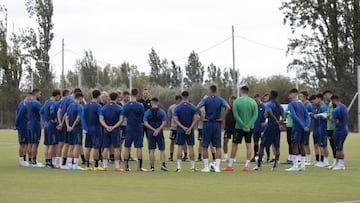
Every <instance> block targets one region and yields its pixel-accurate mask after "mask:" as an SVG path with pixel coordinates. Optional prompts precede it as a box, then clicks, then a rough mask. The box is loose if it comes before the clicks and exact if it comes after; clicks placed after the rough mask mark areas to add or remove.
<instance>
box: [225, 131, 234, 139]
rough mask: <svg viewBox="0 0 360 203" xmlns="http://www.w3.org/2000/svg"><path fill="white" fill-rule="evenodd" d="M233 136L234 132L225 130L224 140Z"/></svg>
mask: <svg viewBox="0 0 360 203" xmlns="http://www.w3.org/2000/svg"><path fill="white" fill-rule="evenodd" d="M234 134H235V130H228V129H225V132H224V139H231V138H232V136H233V135H234Z"/></svg>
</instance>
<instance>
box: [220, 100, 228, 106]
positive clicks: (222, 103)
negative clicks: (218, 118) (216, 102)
mask: <svg viewBox="0 0 360 203" xmlns="http://www.w3.org/2000/svg"><path fill="white" fill-rule="evenodd" d="M226 104H227V102H226V101H225V99H223V98H221V106H222V107H225V106H226Z"/></svg>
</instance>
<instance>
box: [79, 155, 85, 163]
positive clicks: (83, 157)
mask: <svg viewBox="0 0 360 203" xmlns="http://www.w3.org/2000/svg"><path fill="white" fill-rule="evenodd" d="M80 156H81V161H82V162H85V155H84V154H81V155H80Z"/></svg>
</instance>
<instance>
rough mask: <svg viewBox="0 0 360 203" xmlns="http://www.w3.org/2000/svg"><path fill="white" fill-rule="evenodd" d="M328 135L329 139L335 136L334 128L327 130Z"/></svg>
mask: <svg viewBox="0 0 360 203" xmlns="http://www.w3.org/2000/svg"><path fill="white" fill-rule="evenodd" d="M327 136H328V138H329V139H331V138H334V130H328V131H327Z"/></svg>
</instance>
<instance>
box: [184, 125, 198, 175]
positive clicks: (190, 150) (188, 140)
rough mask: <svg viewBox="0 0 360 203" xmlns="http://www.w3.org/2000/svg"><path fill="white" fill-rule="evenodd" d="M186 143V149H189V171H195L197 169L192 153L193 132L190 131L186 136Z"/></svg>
mask: <svg viewBox="0 0 360 203" xmlns="http://www.w3.org/2000/svg"><path fill="white" fill-rule="evenodd" d="M186 143H187V144H188V149H189V158H190V167H191V171H192V172H196V171H197V169H196V168H195V153H194V145H195V136H194V132H192V133H191V135H187V136H186Z"/></svg>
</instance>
